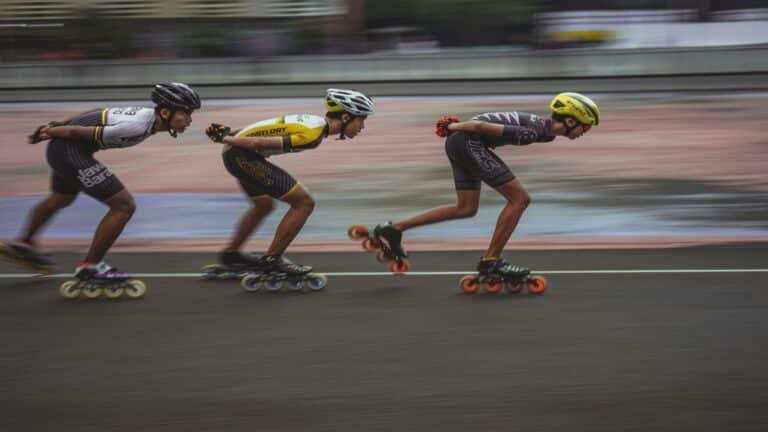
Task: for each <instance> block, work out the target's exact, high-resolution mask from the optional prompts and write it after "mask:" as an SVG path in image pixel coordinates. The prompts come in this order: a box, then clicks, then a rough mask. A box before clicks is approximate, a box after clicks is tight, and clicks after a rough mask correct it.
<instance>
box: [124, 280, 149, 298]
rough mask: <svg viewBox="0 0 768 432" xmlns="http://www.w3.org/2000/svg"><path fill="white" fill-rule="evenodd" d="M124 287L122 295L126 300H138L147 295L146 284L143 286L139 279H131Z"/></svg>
mask: <svg viewBox="0 0 768 432" xmlns="http://www.w3.org/2000/svg"><path fill="white" fill-rule="evenodd" d="M124 286H125V288H124V289H125V292H124V294H125V295H126V296H127V297H128V298H132V299H139V298H142V297H144V294H146V293H147V284H145V283H144V281H142V280H139V279H131V280H129V281H128V282H126V283H125V285H124Z"/></svg>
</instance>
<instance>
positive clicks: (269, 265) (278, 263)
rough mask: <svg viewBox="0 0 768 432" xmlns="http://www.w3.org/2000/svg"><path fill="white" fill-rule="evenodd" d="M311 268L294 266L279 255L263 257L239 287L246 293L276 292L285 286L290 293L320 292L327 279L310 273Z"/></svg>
mask: <svg viewBox="0 0 768 432" xmlns="http://www.w3.org/2000/svg"><path fill="white" fill-rule="evenodd" d="M311 272H312V267H310V266H305V265H301V264H296V263H294V262H293V261H291V260H289V259H288V258H285V257H283V256H281V255H264V256H262V257H261V258H260V259H259V265H258V266H257V267H256V268H255V269H254V271H253V272H252V273H250V274H248V275H245V276H244V277H243V279H242V281H241V285H242V286H243V288H244V289H245V290H246V291H258V290H260V289H261V288H266V289H267V291H272V292H277V291H280V289H281V288H282V287H283V286H284V285H285V286H286V287H288V289H289V290H290V291H301V290H302V289H303V288H308V289H309V290H311V291H320V290H322V289H323V288H325V286H326V285H327V284H328V278H327V277H326V276H325V275H323V274H319V273H311Z"/></svg>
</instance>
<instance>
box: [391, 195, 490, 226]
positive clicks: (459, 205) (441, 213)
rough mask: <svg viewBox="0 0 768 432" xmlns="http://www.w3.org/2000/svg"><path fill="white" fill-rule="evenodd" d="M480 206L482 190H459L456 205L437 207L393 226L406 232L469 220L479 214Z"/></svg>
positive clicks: (394, 223)
mask: <svg viewBox="0 0 768 432" xmlns="http://www.w3.org/2000/svg"><path fill="white" fill-rule="evenodd" d="M479 205H480V189H477V190H474V189H457V190H456V204H452V205H447V206H442V207H436V208H433V209H431V210H427V211H426V212H424V213H422V214H420V215H416V216H414V217H411V218H408V219H405V220H402V221H399V222H393V223H392V226H393V227H395V229H397V230H400V231H405V230H408V229H411V228H415V227H418V226H422V225H429V224H433V223H437V222H442V221H445V220H450V219H460V218H469V217H472V216H474V215H475V214H477V208H478V206H479Z"/></svg>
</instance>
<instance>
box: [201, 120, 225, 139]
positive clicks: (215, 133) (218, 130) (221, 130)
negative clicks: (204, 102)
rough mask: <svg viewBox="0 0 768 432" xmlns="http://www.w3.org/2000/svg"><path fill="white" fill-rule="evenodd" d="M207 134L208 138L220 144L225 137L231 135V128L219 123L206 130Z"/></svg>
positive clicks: (212, 124)
mask: <svg viewBox="0 0 768 432" xmlns="http://www.w3.org/2000/svg"><path fill="white" fill-rule="evenodd" d="M205 134H206V135H208V138H210V139H211V141H214V142H218V143H220V142H221V141H222V140H223V139H224V137H226V136H227V135H229V127H227V126H224V125H220V124H218V123H211V125H210V126H208V127H207V128H206V129H205Z"/></svg>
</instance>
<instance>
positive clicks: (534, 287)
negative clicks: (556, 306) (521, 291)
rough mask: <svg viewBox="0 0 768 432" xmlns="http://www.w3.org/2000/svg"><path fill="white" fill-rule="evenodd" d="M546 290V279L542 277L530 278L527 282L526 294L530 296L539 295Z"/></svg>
mask: <svg viewBox="0 0 768 432" xmlns="http://www.w3.org/2000/svg"><path fill="white" fill-rule="evenodd" d="M546 289H547V279H546V278H544V276H539V275H536V276H531V280H530V281H529V282H528V292H529V293H531V294H541V293H543V292H544V291H546Z"/></svg>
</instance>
